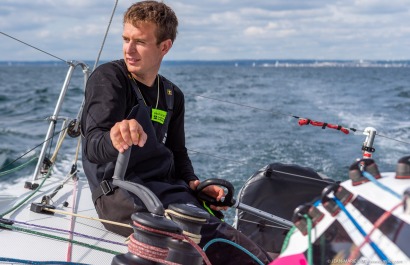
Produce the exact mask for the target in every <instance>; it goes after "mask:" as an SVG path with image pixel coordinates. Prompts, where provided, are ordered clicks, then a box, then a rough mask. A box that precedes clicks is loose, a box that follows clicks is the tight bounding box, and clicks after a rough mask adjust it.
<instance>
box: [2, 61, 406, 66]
mask: <svg viewBox="0 0 410 265" xmlns="http://www.w3.org/2000/svg"><path fill="white" fill-rule="evenodd" d="M84 62H85V63H86V64H88V65H89V66H92V65H93V64H94V61H84ZM104 62H107V61H101V62H100V64H102V63H104ZM30 65H39V66H66V65H67V64H66V63H65V62H61V61H57V60H55V61H0V66H30ZM163 65H164V66H167V65H196V66H199V65H220V66H229V65H232V66H235V67H241V66H242V67H386V68H388V67H410V60H313V59H301V60H298V59H282V60H279V59H277V60H275V59H266V60H262V59H261V60H251V59H247V60H164V61H163Z"/></svg>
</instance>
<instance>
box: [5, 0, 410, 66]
mask: <svg viewBox="0 0 410 265" xmlns="http://www.w3.org/2000/svg"><path fill="white" fill-rule="evenodd" d="M133 2H135V1H129V0H119V1H118V5H117V8H116V11H115V15H114V18H113V20H112V24H111V28H110V31H109V34H108V36H107V40H106V42H105V45H104V49H103V51H102V53H101V60H113V59H118V58H121V57H122V52H121V49H122V37H121V34H122V16H123V13H124V12H125V10H126V9H127V8H128V6H130V5H131V4H132V3H133ZM164 2H165V3H166V4H168V5H169V6H170V7H171V8H173V9H174V11H175V13H176V14H177V16H178V19H179V28H178V36H177V39H176V41H175V43H174V45H173V47H172V49H171V51H170V52H169V53H168V54H167V55H166V57H165V60H241V59H250V60H258V59H314V60H336V59H339V60H409V59H410V0H337V1H332V0H253V1H249V0H206V1H198V0H164ZM114 4H115V0H113V1H111V0H110V1H109V0H66V1H63V0H1V5H0V32H3V33H5V34H8V35H11V36H13V37H14V38H17V39H19V40H21V41H24V42H26V43H29V44H30V45H32V46H35V47H37V48H39V49H42V50H44V51H46V52H48V53H50V54H52V55H54V56H57V57H59V58H62V59H64V60H81V61H83V60H95V59H96V58H97V55H98V52H99V49H100V47H101V44H102V41H103V37H104V34H105V31H106V28H107V26H108V23H109V20H110V16H111V12H112V10H113V8H114ZM37 60H40V61H48V60H55V59H54V58H53V57H51V56H49V55H47V54H44V53H41V52H39V51H37V50H34V49H32V48H30V47H28V46H26V45H23V44H21V43H19V42H17V41H15V40H13V39H10V38H8V37H6V36H4V35H3V34H0V61H37Z"/></svg>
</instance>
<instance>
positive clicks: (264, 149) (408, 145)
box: [0, 61, 410, 216]
mask: <svg viewBox="0 0 410 265" xmlns="http://www.w3.org/2000/svg"><path fill="white" fill-rule="evenodd" d="M92 65H93V64H92V63H90V67H92ZM67 69H68V67H67V66H66V65H64V64H60V63H58V64H54V63H31V64H27V63H19V64H17V63H9V64H7V63H3V64H0V115H1V116H0V168H1V169H0V172H1V171H5V170H7V169H10V168H14V167H16V166H18V165H21V164H22V163H24V162H25V161H28V159H29V158H31V157H32V156H34V155H35V154H39V152H40V147H38V148H35V149H34V150H33V151H31V152H29V153H28V154H27V155H25V156H24V157H22V158H21V159H18V160H17V161H16V162H14V163H13V164H11V165H9V166H7V167H5V166H6V165H8V164H10V163H11V162H12V161H14V160H16V159H17V158H19V157H20V156H21V155H23V154H25V153H26V152H28V151H29V150H31V149H33V148H34V147H36V146H38V145H40V144H41V143H42V142H43V140H44V137H45V134H46V131H47V128H48V122H47V121H46V118H47V117H49V116H50V115H51V114H52V113H53V110H54V108H55V104H56V101H57V99H58V95H59V93H60V89H61V87H62V84H63V82H64V79H65V76H66V72H67ZM409 72H410V63H409V62H372V63H370V64H367V63H361V64H356V63H352V62H332V63H327V62H321V63H317V62H314V61H289V62H275V61H271V62H269V61H267V62H263V61H255V62H253V61H239V62H235V61H226V62H212V61H209V62H165V63H164V64H163V66H162V68H161V74H162V75H164V76H166V77H167V78H168V79H170V80H171V81H173V82H174V83H175V84H176V85H178V86H179V87H180V88H181V89H182V90H183V91H184V93H185V100H186V119H185V131H186V145H187V148H188V150H189V154H190V157H191V160H192V163H193V165H194V168H195V171H196V173H197V175H198V176H199V177H200V178H201V179H206V178H211V177H212V178H214V177H217V178H223V179H227V180H229V181H231V182H232V183H233V184H234V186H235V188H236V190H239V188H240V187H241V186H242V184H243V183H244V182H245V181H246V179H248V178H249V177H250V176H251V175H252V174H253V173H254V172H256V171H257V170H258V169H260V168H261V167H263V166H265V165H267V164H270V163H273V162H282V163H289V164H298V165H301V166H306V167H311V168H313V169H314V170H316V171H318V172H320V173H323V174H325V175H327V176H328V177H330V178H333V179H336V180H345V179H347V178H348V175H347V174H348V168H349V166H350V165H351V164H352V163H353V162H354V161H355V159H357V158H360V157H361V155H362V153H361V147H362V144H363V141H364V140H365V135H363V130H364V129H365V128H366V127H374V128H375V129H376V130H377V134H378V135H377V136H376V139H375V142H374V147H375V149H376V152H375V153H374V155H373V158H374V159H375V161H376V163H377V164H378V166H379V169H380V171H394V170H395V167H396V163H397V160H398V159H399V158H401V157H403V156H406V155H410V134H409V132H410V118H409V114H410V73H409ZM82 83H83V76H82V72H81V70H80V69H77V70H76V71H75V72H74V75H73V79H72V81H71V83H70V88H69V90H68V91H67V94H66V98H65V101H64V104H63V108H62V110H61V113H60V115H61V116H68V117H71V118H75V117H76V116H77V113H78V111H79V107H80V105H81V102H82V96H83V91H82ZM294 116H297V117H303V118H310V119H312V120H316V121H322V122H327V123H331V124H338V125H342V126H344V127H348V128H355V129H357V132H356V133H353V132H350V133H349V134H348V135H345V134H343V133H342V132H340V131H336V130H333V129H328V128H327V129H322V128H321V127H315V126H312V125H308V126H299V125H298V119H296V118H295V117H294ZM59 126H60V125H58V126H57V129H58V128H60V127H59ZM76 144H77V139H73V138H68V139H67V140H66V142H64V144H63V146H62V151H61V152H60V155H59V159H60V160H61V161H62V162H61V163H60V164H57V165H56V166H57V169H58V170H59V171H63V172H67V171H69V167H70V166H71V164H72V159H73V155H74V153H75V148H76ZM34 166H35V163H33V164H31V165H30V166H29V167H26V168H24V169H23V170H21V171H19V172H16V173H13V174H10V175H6V176H2V177H0V188H1V189H7V187H8V186H9V185H10V184H12V183H16V182H22V183H23V182H24V181H27V180H31V174H32V171H33V168H34ZM79 167H80V171H81V172H82V170H81V162H80V164H79ZM80 177H84V178H85V176H84V175H83V173H80ZM230 211H231V213H229V212H228V216H232V210H230Z"/></svg>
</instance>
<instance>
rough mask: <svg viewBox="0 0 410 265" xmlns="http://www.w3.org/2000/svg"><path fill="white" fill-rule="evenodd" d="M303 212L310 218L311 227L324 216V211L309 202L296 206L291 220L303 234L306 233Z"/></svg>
mask: <svg viewBox="0 0 410 265" xmlns="http://www.w3.org/2000/svg"><path fill="white" fill-rule="evenodd" d="M305 214H307V215H308V216H309V217H310V219H311V220H312V228H313V227H315V226H316V224H318V223H319V222H320V221H321V220H322V219H323V217H324V216H325V215H324V213H322V212H321V211H320V210H319V209H318V208H316V207H315V206H313V205H312V204H310V203H307V204H302V205H300V206H298V207H297V208H296V209H295V211H294V214H293V218H292V222H293V223H294V224H295V226H296V227H297V228H298V229H299V231H300V232H301V233H302V234H303V235H304V236H305V235H307V233H308V229H307V221H306V218H305V216H304V215H305Z"/></svg>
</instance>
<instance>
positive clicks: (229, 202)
mask: <svg viewBox="0 0 410 265" xmlns="http://www.w3.org/2000/svg"><path fill="white" fill-rule="evenodd" d="M212 185H217V186H222V187H224V188H226V190H227V194H225V197H224V198H222V200H221V201H217V200H216V199H215V198H212V197H211V196H209V195H207V194H205V192H203V190H204V189H205V188H206V187H208V186H212ZM234 193H235V189H234V187H233V185H232V184H231V183H230V182H229V181H226V180H224V179H218V178H210V179H207V180H204V181H203V182H201V183H200V184H199V185H198V187H197V188H196V194H197V196H198V198H199V199H201V200H203V201H205V202H208V203H209V204H212V205H215V206H228V207H232V206H233V205H235V199H234V198H233V196H234Z"/></svg>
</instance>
